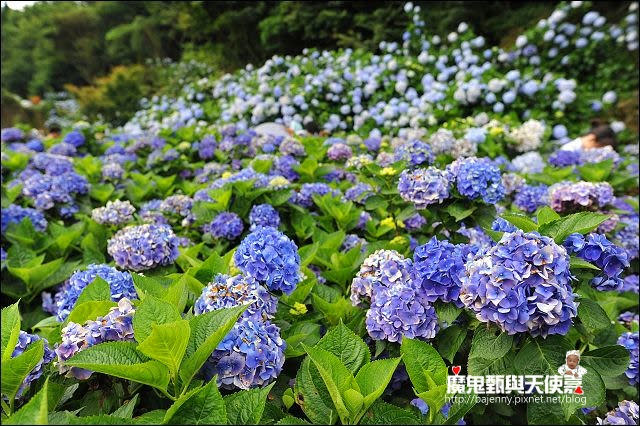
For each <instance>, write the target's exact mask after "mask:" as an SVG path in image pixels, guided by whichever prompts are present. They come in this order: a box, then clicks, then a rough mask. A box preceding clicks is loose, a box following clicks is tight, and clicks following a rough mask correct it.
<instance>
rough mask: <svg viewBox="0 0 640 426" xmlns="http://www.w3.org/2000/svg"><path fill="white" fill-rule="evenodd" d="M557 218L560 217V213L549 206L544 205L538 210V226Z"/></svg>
mask: <svg viewBox="0 0 640 426" xmlns="http://www.w3.org/2000/svg"><path fill="white" fill-rule="evenodd" d="M557 219H560V215H559V214H558V213H556V212H555V211H554V210H553V209H552V208H551V207H549V206H544V207H542V208H540V210H538V226H542V225H546V224H547V223H549V222H553V221H554V220H557Z"/></svg>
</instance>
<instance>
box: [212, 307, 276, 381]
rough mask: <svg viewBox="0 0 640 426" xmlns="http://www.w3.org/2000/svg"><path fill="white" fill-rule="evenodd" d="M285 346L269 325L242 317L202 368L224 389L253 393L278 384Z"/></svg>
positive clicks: (268, 323)
mask: <svg viewBox="0 0 640 426" xmlns="http://www.w3.org/2000/svg"><path fill="white" fill-rule="evenodd" d="M286 347H287V344H286V342H285V341H284V340H283V339H282V338H281V337H280V329H279V328H278V327H277V326H276V325H274V324H271V323H270V322H269V321H263V320H258V319H255V318H251V317H241V318H240V319H239V320H238V322H237V323H236V324H235V325H234V326H233V328H232V329H231V331H230V332H229V333H228V334H227V335H226V336H225V337H224V339H222V342H220V344H219V345H218V347H217V348H216V350H215V351H214V352H213V354H211V357H210V358H209V359H208V360H207V362H206V363H205V365H204V366H203V368H202V373H203V375H204V377H205V379H206V380H211V379H212V378H213V376H214V375H217V377H218V378H217V380H218V386H220V387H222V388H225V389H234V388H239V389H250V388H254V387H259V386H264V385H265V384H267V383H269V382H270V381H272V380H275V379H276V378H277V377H278V375H279V374H280V372H281V371H282V366H283V364H284V350H285V349H286Z"/></svg>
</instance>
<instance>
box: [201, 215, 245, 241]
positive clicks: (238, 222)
mask: <svg viewBox="0 0 640 426" xmlns="http://www.w3.org/2000/svg"><path fill="white" fill-rule="evenodd" d="M202 230H203V231H204V232H206V233H209V234H211V235H212V236H213V237H214V238H225V239H227V240H235V239H236V238H238V237H239V236H240V235H241V234H242V231H243V230H244V224H243V223H242V219H240V216H238V215H237V214H235V213H232V212H222V213H219V214H218V215H217V216H216V217H215V218H214V219H213V220H212V221H211V223H208V224H206V225H204V226H203V227H202Z"/></svg>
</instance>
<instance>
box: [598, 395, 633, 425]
mask: <svg viewBox="0 0 640 426" xmlns="http://www.w3.org/2000/svg"><path fill="white" fill-rule="evenodd" d="M639 411H640V409H639V408H638V403H637V402H635V401H621V402H619V403H618V406H617V407H616V408H614V409H613V410H611V411H609V412H608V413H607V417H605V418H604V419H601V418H600V417H598V423H597V424H599V425H637V424H638V418H639Z"/></svg>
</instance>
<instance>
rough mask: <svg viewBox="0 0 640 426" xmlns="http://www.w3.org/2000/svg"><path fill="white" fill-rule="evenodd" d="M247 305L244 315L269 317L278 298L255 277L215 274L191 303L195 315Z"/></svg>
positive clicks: (274, 309) (271, 316) (276, 304)
mask: <svg viewBox="0 0 640 426" xmlns="http://www.w3.org/2000/svg"><path fill="white" fill-rule="evenodd" d="M238 305H249V307H248V308H247V310H246V311H244V314H243V315H244V316H245V317H254V318H261V319H265V320H266V319H271V318H273V315H274V314H275V312H276V309H277V307H278V299H277V298H276V297H275V296H273V295H272V294H270V293H269V292H268V291H267V290H266V289H265V288H264V287H262V286H261V285H260V284H259V283H258V282H257V281H256V280H255V279H253V278H251V277H247V276H244V275H235V276H233V277H232V276H229V275H225V274H217V275H216V276H215V278H214V279H213V281H212V282H210V283H209V284H207V286H206V287H205V288H203V289H202V294H201V295H200V297H198V299H197V300H196V303H195V304H194V305H193V311H194V312H195V314H196V315H200V314H203V313H206V312H211V311H215V310H218V309H223V308H231V307H234V306H238Z"/></svg>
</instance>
